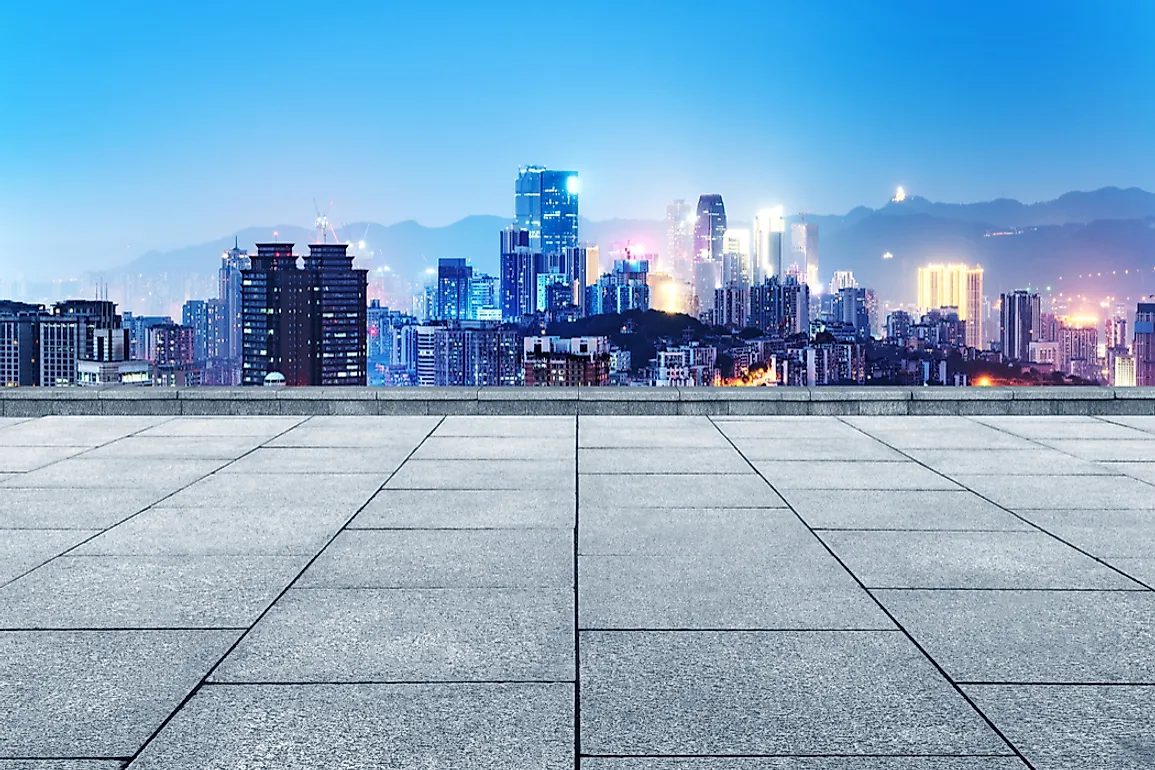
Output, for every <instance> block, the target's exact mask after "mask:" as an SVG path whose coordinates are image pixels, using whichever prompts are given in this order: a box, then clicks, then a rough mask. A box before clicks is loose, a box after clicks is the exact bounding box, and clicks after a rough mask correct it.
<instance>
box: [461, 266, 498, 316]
mask: <svg viewBox="0 0 1155 770" xmlns="http://www.w3.org/2000/svg"><path fill="white" fill-rule="evenodd" d="M469 318H470V320H473V321H500V320H501V280H500V279H499V278H498V277H497V276H495V275H486V274H485V273H474V275H473V278H471V279H470V281H469Z"/></svg>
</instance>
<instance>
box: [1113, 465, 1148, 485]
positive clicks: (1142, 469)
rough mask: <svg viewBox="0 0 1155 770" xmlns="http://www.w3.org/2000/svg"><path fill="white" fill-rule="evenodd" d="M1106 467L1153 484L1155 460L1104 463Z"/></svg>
mask: <svg viewBox="0 0 1155 770" xmlns="http://www.w3.org/2000/svg"><path fill="white" fill-rule="evenodd" d="M1104 465H1106V466H1107V467H1108V468H1110V469H1111V470H1113V471H1117V472H1119V473H1122V474H1124V475H1127V476H1130V477H1131V478H1134V479H1139V480H1140V481H1145V482H1147V483H1148V484H1151V485H1155V462H1150V463H1104Z"/></svg>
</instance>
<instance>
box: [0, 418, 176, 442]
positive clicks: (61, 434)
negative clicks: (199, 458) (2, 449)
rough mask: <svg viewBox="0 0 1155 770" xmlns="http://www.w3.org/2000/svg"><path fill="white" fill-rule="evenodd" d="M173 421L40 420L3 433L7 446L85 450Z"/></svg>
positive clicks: (9, 428) (155, 419)
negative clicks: (63, 447) (82, 448)
mask: <svg viewBox="0 0 1155 770" xmlns="http://www.w3.org/2000/svg"><path fill="white" fill-rule="evenodd" d="M171 419H172V418H171V417H95V416H94V417H84V416H75V417H63V416H51V417H40V418H37V419H35V420H27V421H23V422H20V423H19V424H17V425H10V426H8V427H7V428H5V429H4V435H3V441H2V442H0V443H3V445H4V446H85V447H94V446H99V445H100V444H107V443H108V442H109V441H115V440H116V439H118V438H122V437H124V436H128V435H130V434H132V433H136V432H138V431H143V430H145V429H147V428H149V427H151V426H155V425H160V424H163V423H165V422H167V421H169V420H171Z"/></svg>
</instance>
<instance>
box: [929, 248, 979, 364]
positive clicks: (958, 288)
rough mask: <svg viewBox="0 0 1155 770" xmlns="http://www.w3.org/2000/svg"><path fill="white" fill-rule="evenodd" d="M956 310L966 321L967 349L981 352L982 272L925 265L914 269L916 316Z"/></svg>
mask: <svg viewBox="0 0 1155 770" xmlns="http://www.w3.org/2000/svg"><path fill="white" fill-rule="evenodd" d="M943 307H953V308H958V317H959V320H960V321H966V335H967V338H966V343H967V347H972V348H979V349H982V348H983V347H985V345H984V339H983V315H982V311H983V269H982V268H981V267H977V266H976V267H970V266H969V265H927V266H926V267H920V268H919V269H918V312H919V313H920V314H921V313H926V312H928V311H931V310H938V309H939V308H943Z"/></svg>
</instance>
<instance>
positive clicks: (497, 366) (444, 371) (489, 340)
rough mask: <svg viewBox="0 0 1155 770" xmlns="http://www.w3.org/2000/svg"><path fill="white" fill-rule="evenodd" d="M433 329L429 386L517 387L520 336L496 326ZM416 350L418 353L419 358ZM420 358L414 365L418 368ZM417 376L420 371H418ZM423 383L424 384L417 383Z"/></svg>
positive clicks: (460, 325) (455, 325) (469, 324)
mask: <svg viewBox="0 0 1155 770" xmlns="http://www.w3.org/2000/svg"><path fill="white" fill-rule="evenodd" d="M431 328H433V330H434V331H433V384H434V385H437V386H439V387H445V386H464V387H485V386H490V385H520V384H521V381H522V365H521V340H522V337H521V334H520V333H519V332H518V331H517V330H515V329H502V328H500V326H499V325H498V324H496V323H487V322H482V321H463V322H460V323H453V324H451V325H449V326H437V327H431ZM420 352H421V351H420V349H418V354H419V356H420ZM420 363H421V362H420V358H419V360H418V366H419V367H420ZM418 373H419V376H420V369H419V372H418ZM421 384H424V383H421Z"/></svg>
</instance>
